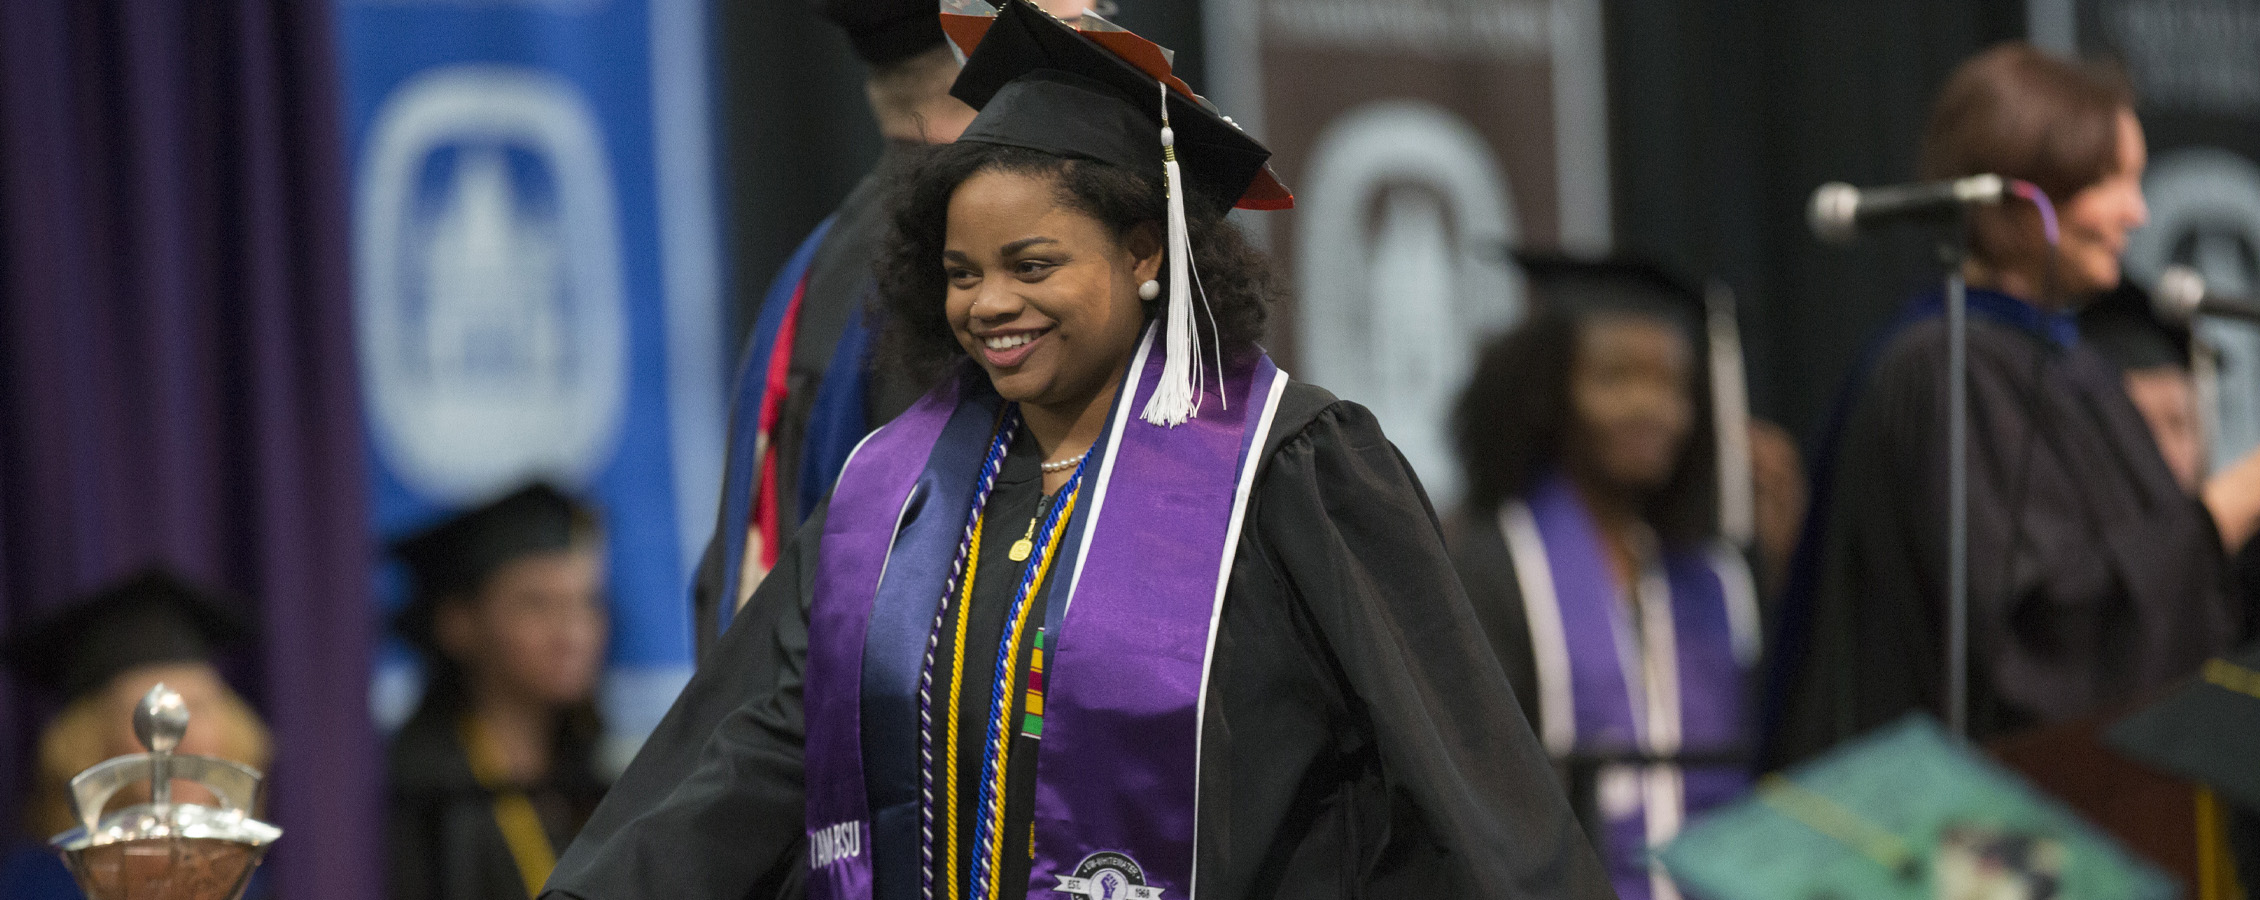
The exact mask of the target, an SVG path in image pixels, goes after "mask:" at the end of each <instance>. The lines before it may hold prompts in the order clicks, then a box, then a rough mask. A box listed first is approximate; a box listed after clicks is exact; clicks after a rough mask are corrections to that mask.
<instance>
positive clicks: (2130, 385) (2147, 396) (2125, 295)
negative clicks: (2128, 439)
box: [2079, 281, 2207, 497]
mask: <svg viewBox="0 0 2260 900" xmlns="http://www.w3.org/2000/svg"><path fill="white" fill-rule="evenodd" d="M2079 328H2080V340H2081V341H2083V342H2085V343H2087V344H2088V345H2089V346H2091V347H2094V348H2095V351H2096V352H2097V353H2099V354H2102V356H2103V358H2104V359H2105V360H2106V361H2108V362H2110V363H2111V364H2112V365H2113V366H2116V367H2117V368H2118V370H2119V381H2120V383H2121V384H2123V385H2125V387H2126V391H2127V399H2128V400H2131V401H2133V402H2134V408H2135V411H2136V412H2139V413H2141V414H2142V421H2143V424H2145V425H2147V426H2149V428H2150V437H2151V439H2152V440H2154V441H2156V442H2157V444H2158V454H2159V455H2160V456H2161V457H2164V458H2165V460H2166V469H2167V471H2169V472H2172V473H2173V476H2174V483H2175V484H2177V485H2180V486H2181V489H2182V491H2183V492H2184V493H2187V494H2189V495H2190V496H2193V497H2194V496H2197V495H2198V494H2199V492H2200V491H2201V490H2202V488H2203V486H2204V479H2205V460H2206V449H2207V448H2206V435H2205V427H2204V422H2203V419H2202V417H2201V416H2200V415H2199V413H2198V409H2197V379H2196V376H2195V374H2194V371H2193V367H2192V364H2191V363H2192V360H2193V358H2194V357H2193V355H2192V354H2194V353H2195V352H2196V349H2195V345H2194V335H2192V334H2191V332H2190V328H2189V326H2188V325H2186V324H2179V323H2173V322H2168V321H2165V320H2164V319H2161V318H2159V317H2158V314H2157V312H2156V311H2155V310H2153V309H2152V308H2151V305H2150V293H2149V292H2148V291H2145V290H2143V289H2142V287H2141V286H2139V285H2136V284H2135V283H2133V282H2131V281H2121V282H2120V284H2119V287H2118V289H2117V290H2114V291H2112V292H2111V293H2109V294H2105V295H2104V296H2103V297H2102V298H2101V299H2099V300H2097V301H2095V302H2094V303H2091V304H2089V305H2088V306H2087V307H2086V308H2084V309H2081V310H2080V311H2079Z"/></svg>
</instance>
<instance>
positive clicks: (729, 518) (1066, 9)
mask: <svg viewBox="0 0 2260 900" xmlns="http://www.w3.org/2000/svg"><path fill="white" fill-rule="evenodd" d="M814 6H815V10H816V12H817V13H818V14H820V15H822V16H823V17H824V18H825V19H827V20H830V21H831V22H832V23H833V24H835V25H838V26H840V28H841V30H843V31H845V32H846V33H847V36H848V42H849V44H850V45H851V46H852V47H853V48H854V50H855V54H856V56H857V57H858V58H859V59H861V60H862V61H863V64H864V66H865V67H866V69H867V70H868V73H869V74H868V76H867V78H866V79H865V82H864V91H865V95H866V96H867V98H868V99H869V101H870V105H871V115H872V118H873V120H874V121H875V122H876V124H877V125H878V127H879V136H880V137H881V138H882V139H883V140H884V141H885V144H884V146H883V148H882V149H881V151H880V155H879V161H878V163H877V164H876V165H874V166H873V167H872V169H871V172H870V173H869V174H867V175H865V176H864V178H863V180H862V181H860V182H858V183H857V184H856V186H855V188H854V189H853V190H852V191H850V192H849V193H848V195H847V198H846V199H844V200H842V201H841V202H840V206H839V208H838V209H836V210H834V211H833V212H832V214H831V215H830V216H828V217H826V218H825V220H824V222H823V223H822V224H820V225H818V226H817V228H816V230H815V231H814V232H812V233H810V234H809V235H808V237H807V238H806V239H805V240H803V241H802V242H801V244H800V246H799V248H798V249H796V250H795V251H794V253H793V255H792V256H791V257H790V258H789V259H788V260H787V262H786V264H785V267H784V268H783V269H781V270H779V271H778V273H777V275H776V276H775V278H773V279H772V280H771V282H770V284H769V290H768V292H767V293H766V294H764V295H763V297H762V301H761V306H760V308H759V309H758V311H757V312H756V314H755V321H754V327H753V333H752V334H751V335H750V336H749V337H748V342H747V346H746V350H745V353H744V355H743V356H742V357H741V361H740V363H739V366H738V373H737V377H736V379H735V380H734V381H733V385H734V386H733V388H732V395H731V402H730V432H729V446H728V448H727V449H726V451H725V456H724V460H725V465H724V470H723V494H722V500H721V503H720V504H719V506H718V509H717V513H716V515H717V521H716V523H715V529H714V536H713V538H712V539H710V540H709V541H708V542H707V548H706V554H705V556H704V557H703V558H702V560H701V562H700V565H699V569H698V574H697V578H696V580H695V582H694V584H693V590H692V604H691V606H692V621H693V622H694V623H696V629H697V630H696V631H695V632H694V634H695V641H694V643H695V644H696V646H697V647H698V650H699V655H701V656H704V655H705V652H706V650H707V649H708V648H709V647H711V646H712V644H713V641H714V639H715V638H716V637H718V636H720V635H721V633H722V630H723V629H724V628H725V627H727V626H728V625H729V622H730V618H731V617H732V616H734V615H735V614H736V613H737V609H738V607H739V606H741V605H743V604H744V603H745V601H746V598H748V597H751V596H752V595H753V589H754V587H755V586H756V585H759V584H760V583H761V579H762V578H763V577H764V576H766V575H767V574H768V573H769V570H770V569H771V568H774V567H775V566H776V564H777V554H778V552H779V551H780V550H782V549H783V544H784V540H785V538H787V537H790V536H791V535H792V533H793V531H794V529H797V528H799V527H800V523H801V522H802V521H803V520H805V519H807V518H808V516H809V514H810V513H811V512H813V511H814V510H815V507H816V503H817V501H818V500H820V499H822V497H823V494H824V491H825V489H827V488H829V487H830V486H831V484H832V480H833V479H834V478H837V477H838V476H839V473H840V467H841V466H842V465H843V464H845V463H846V462H847V456H848V452H849V451H851V450H853V449H855V444H856V442H858V441H861V440H862V439H863V436H864V435H865V434H868V433H870V430H871V428H872V427H874V426H876V425H879V424H881V423H884V422H886V421H887V420H889V419H892V418H894V417H895V415H896V414H898V413H900V412H902V411H903V409H905V408H907V407H908V406H909V405H910V403H911V401H913V400H916V399H917V398H918V391H919V390H920V387H919V386H917V385H910V384H903V383H898V380H896V379H891V378H889V377H888V373H887V371H886V370H885V369H884V368H883V367H880V366H876V365H874V364H873V358H872V351H873V343H874V339H875V329H874V328H873V327H871V325H870V324H867V323H866V322H865V321H864V313H863V309H864V307H866V306H867V305H869V301H870V299H871V297H872V295H873V293H874V291H875V289H876V285H875V283H874V281H873V277H872V272H871V263H872V260H873V259H875V258H877V257H878V255H879V253H880V250H881V247H882V241H884V239H885V238H886V236H887V227H888V223H887V209H888V207H889V206H890V202H891V197H890V194H889V188H890V186H891V185H893V184H895V183H896V182H897V181H899V178H898V177H897V176H898V174H899V172H900V170H901V169H902V167H903V165H904V163H905V161H906V160H907V159H908V158H909V157H911V156H912V155H914V154H915V153H916V152H917V150H918V148H920V147H924V146H928V145H932V144H945V143H948V142H950V141H952V140H955V139H956V138H957V135H958V133H959V132H961V131H964V130H965V125H966V123H968V122H971V121H972V120H973V108H972V107H969V106H966V105H965V102H964V101H962V100H959V99H957V98H956V97H953V96H951V95H950V84H951V83H952V82H953V81H955V80H956V78H957V69H958V60H957V56H956V54H955V53H953V52H952V51H951V50H950V47H949V45H948V43H947V41H946V40H945V39H944V38H943V36H942V28H941V24H940V20H939V19H938V18H937V17H936V16H935V15H934V10H935V4H934V0H816V3H815V4H814ZM1046 8H1047V9H1049V10H1050V11H1052V12H1053V13H1055V14H1058V15H1061V16H1072V15H1075V14H1079V13H1080V12H1081V11H1082V4H1081V3H1080V2H1074V0H1049V2H1048V3H1047V4H1046Z"/></svg>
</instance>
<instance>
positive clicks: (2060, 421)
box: [1767, 43, 2260, 765]
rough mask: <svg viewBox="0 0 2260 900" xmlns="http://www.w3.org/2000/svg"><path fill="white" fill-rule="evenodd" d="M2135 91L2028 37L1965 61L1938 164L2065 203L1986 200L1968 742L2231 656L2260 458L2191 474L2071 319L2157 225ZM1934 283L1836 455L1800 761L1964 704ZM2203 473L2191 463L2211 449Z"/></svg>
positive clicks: (1814, 599)
mask: <svg viewBox="0 0 2260 900" xmlns="http://www.w3.org/2000/svg"><path fill="white" fill-rule="evenodd" d="M2145 161H2146V149H2145V146H2144V141H2143V133H2142V125H2141V123H2140V121H2138V120H2137V119H2136V117H2135V112H2134V106H2133V98H2132V96H2131V95H2130V93H2129V91H2128V89H2127V88H2126V87H2125V85H2124V82H2123V81H2122V80H2121V79H2120V78H2119V77H2118V76H2117V74H2116V73H2113V72H2109V71H2106V70H2102V69H2098V68H2095V67H2092V66H2089V65H2085V64H2081V63H2077V62H2073V61H2067V60H2063V59H2058V58H2056V57H2053V56H2050V55H2048V54H2046V53H2044V52H2042V51H2040V50H2037V49H2035V48H2033V47H2031V46H2028V45H2025V44H2022V43H2010V44H2004V45H2000V46H1997V47H1995V48H1993V49H1990V50H1987V51H1986V52H1984V53H1981V54H1979V55H1977V56H1975V57H1973V58H1971V59H1970V60H1968V61H1966V62H1965V63H1963V64H1962V65H1961V66H1960V67H1959V68H1958V69H1956V70H1955V72H1954V74H1953V76H1952V77H1951V78H1950V79H1949V80H1948V82H1947V84H1946V86H1945V88H1944V89H1943V90H1942V91H1941V93H1940V95H1939V98H1938V101H1937V104H1936V106H1935V107H1934V108H1933V112H1932V116H1931V120H1930V124H1929V126H1928V129H1927V131H1926V132H1925V134H1924V138H1923V172H1922V176H1923V177H1925V178H1933V179H1945V178H1957V177H1962V176H1968V175H1975V174H1980V173H1995V174H1999V175H2001V176H2003V177H2005V178H2011V179H2018V180H2022V181H2025V182H2029V183H2031V184H2033V185H2035V186H2037V187H2038V188H2039V189H2040V190H2041V191H2043V192H2045V193H2046V195H2047V197H2048V198H2051V199H2052V200H2053V202H2054V209H2055V213H2056V218H2057V220H2058V223H2059V226H2060V236H2059V237H2058V238H2057V239H2056V240H2054V241H2052V240H2051V236H2050V235H2049V234H2048V233H2047V232H2048V228H2047V224H2046V223H2045V222H2044V220H2043V218H2042V215H2041V213H2040V211H2039V209H2038V207H2037V206H2036V204H2034V203H2031V202H2026V201H2024V200H2018V199H2011V200H2008V201H2005V202H2003V203H2002V204H2000V205H1998V206H1990V207H1978V208H1975V209H1973V210H1972V211H1971V212H1970V220H1969V226H1970V227H1969V239H1970V240H1969V251H1970V253H1969V259H1968V261H1967V263H1966V264H1965V265H1964V267H1963V274H1964V275H1965V276H1966V277H1967V278H1968V280H1969V284H1970V291H1969V310H1970V318H1969V389H1970V394H1969V422H1970V432H1969V437H1970V442H1969V457H1968V461H1969V496H1970V507H1969V516H1970V517H1969V598H1970V606H1969V626H1970V631H1969V636H1970V645H1969V646H1970V654H1969V659H1968V662H1969V665H1970V669H1969V671H1970V680H1969V694H1968V696H1967V697H1966V698H1965V699H1966V701H1967V704H1968V706H1967V709H1968V710H1969V736H1970V737H1971V738H1973V739H1976V740H1980V741H1985V740H1990V739H1994V738H1999V737H2002V736H2004V735H2009V734H2012V733H2015V732H2019V731H2022V730H2025V729H2029V728H2032V727H2035V726H2042V725H2052V724H2057V723H2063V722H2068V721H2072V720H2076V719H2079V718H2081V717H2084V716H2088V715H2091V714H2095V713H2098V712H2100V711H2102V710H2104V709H2107V708H2110V707H2112V706H2115V705H2118V704H2122V703H2125V702H2127V701H2130V700H2132V699H2134V698H2136V697H2140V696H2142V695H2144V694H2146V693H2148V692H2151V691H2155V690H2157V689H2159V688H2161V687H2163V686H2164V685H2166V684H2169V683H2171V682H2172V681H2174V680H2175V679H2177V678H2180V677H2182V676H2184V675H2187V674H2189V673H2190V672H2193V671H2195V670H2196V669H2197V667H2198V666H2199V665H2201V664H2203V663H2204V662H2205V660H2206V659H2207V658H2208V657H2210V656H2212V655H2214V654H2217V653H2220V652H2222V651H2224V650H2226V649H2228V648H2229V646H2230V645H2231V644H2232V643H2233V642H2234V640H2235V638H2236V636H2237V634H2238V632H2239V630H2240V628H2242V627H2243V625H2244V623H2243V622H2242V621H2241V619H2242V615H2241V613H2240V612H2239V611H2238V610H2237V609H2236V606H2235V604H2234V603H2233V602H2232V601H2231V600H2230V597H2229V594H2228V590H2227V589H2226V587H2225V579H2226V574H2227V573H2226V563H2225V559H2226V556H2225V552H2224V551H2233V550H2234V549H2236V548H2238V547H2241V546H2243V545H2244V544H2245V542H2246V540H2247V539H2248V538H2250V537H2251V535H2252V533H2253V531H2254V529H2255V527H2256V526H2260V457H2254V458H2247V459H2246V460H2244V461H2242V462H2240V463H2238V464H2237V465H2235V466H2233V467H2231V468H2230V469H2229V470H2228V471H2225V472H2223V473H2221V474H2219V475H2217V476H2214V477H2213V478H2212V479H2210V480H2209V481H2207V482H2206V483H2205V484H2204V485H2203V487H2202V488H2201V490H2200V491H2199V493H2200V494H2201V495H2202V498H2203V502H2202V503H2200V502H2199V500H2198V498H2196V497H2193V496H2191V494H2190V492H2189V491H2187V490H2185V486H2186V481H2187V475H2188V473H2187V472H2177V471H2176V468H2175V466H2174V465H2170V461H2169V459H2168V457H2167V456H2166V455H2165V454H2163V453H2161V449H2160V444H2159V442H2158V441H2157V440H2156V439H2154V437H2153V435H2152V431H2151V429H2150V427H2149V425H2148V424H2147V423H2146V420H2145V418H2144V415H2143V413H2142V412H2141V410H2139V409H2138V408H2137V406H2136V405H2135V403H2134V402H2132V401H2131V400H2130V399H2129V396H2128V392H2127V388H2126V383H2125V382H2124V381H2123V380H2122V378H2121V374H2120V372H2119V371H2118V369H2117V368H2116V367H2114V366H2113V365H2112V364H2111V363H2110V362H2108V361H2106V360H2105V358H2104V357H2103V356H2101V355H2100V354H2098V353H2097V352H2096V350H2095V349H2094V348H2093V347H2090V346H2088V345H2087V344H2086V343H2084V342H2082V341H2081V340H2080V338H2079V334H2078V330H2077V328H2076V326H2075V324H2074V321H2073V314H2074V313H2076V312H2077V311H2078V310H2079V309H2081V308H2082V307H2084V306H2086V305H2088V304H2089V303H2090V302H2092V301H2093V300H2094V299H2095V298H2096V297H2098V296H2099V295H2101V294H2103V293H2105V292H2107V291H2110V290H2112V289H2113V288H2114V287H2116V286H2117V285H2118V284H2119V281H2120V271H2119V255H2120V253H2121V252H2122V251H2123V250H2124V248H2125V244H2126V237H2127V233H2128V232H2129V231H2131V230H2132V229H2134V228H2137V227H2139V226H2141V225H2142V224H2143V222H2144V220H2145V219H2146V217H2147V209H2146V207H2145V205H2144V201H2143V196H2142V186H2141V185H2142V173H2143V168H2144V164H2145ZM1941 298H1942V294H1941V292H1938V291H1932V292H1931V293H1929V294H1927V295H1924V296H1922V297H1919V298H1917V299H1916V300H1915V301H1914V303H1913V304H1912V305H1911V306H1910V308H1909V310H1908V311H1907V313H1906V314H1904V315H1903V316H1902V318H1901V321H1900V323H1899V324H1898V325H1897V327H1896V330H1895V331H1894V332H1892V333H1890V334H1888V335H1887V336H1886V337H1885V339H1884V341H1883V342H1882V343H1880V344H1879V349H1878V351H1877V352H1876V353H1875V354H1874V355H1873V356H1872V357H1871V358H1870V359H1869V360H1867V361H1866V362H1865V363H1864V365H1863V366H1862V367H1861V368H1860V369H1859V370H1858V371H1857V372H1856V373H1855V375H1854V377H1853V380H1852V384H1853V385H1854V387H1853V389H1852V392H1851V393H1849V394H1848V395H1847V398H1848V403H1849V405H1848V406H1846V407H1843V408H1840V410H1839V412H1838V414H1837V418H1836V420H1835V421H1836V424H1834V425H1832V427H1831V429H1830V432H1829V434H1828V435H1827V437H1826V439H1825V443H1824V450H1823V454H1822V457H1821V459H1820V462H1819V464H1818V465H1817V466H1816V477H1815V506H1814V509H1815V511H1814V515H1813V521H1812V523H1811V527H1810V528H1809V529H1808V530H1807V532H1806V538H1805V541H1804V543H1803V545H1802V546H1801V548H1800V550H1799V560H1798V564H1797V566H1796V570H1795V571H1794V572H1793V574H1792V587H1791V591H1790V597H1789V601H1788V604H1787V606H1786V608H1785V615H1784V620H1783V624H1782V642H1781V643H1782V647H1781V654H1780V665H1779V667H1778V668H1777V669H1776V670H1775V672H1774V673H1773V681H1772V684H1771V690H1770V696H1769V699H1770V700H1772V701H1773V702H1774V703H1775V704H1776V707H1775V709H1774V710H1773V711H1772V714H1771V715H1770V717H1769V750H1768V759H1767V762H1768V763H1769V764H1772V765H1781V764H1786V763H1789V762H1794V761H1796V760H1800V759H1803V758H1806V757H1809V756H1812V755H1814V754H1815V753H1818V752H1819V751H1821V750H1824V749H1827V748H1828V747H1830V746H1832V745H1834V744H1836V743H1838V742H1840V741H1843V740H1845V739H1847V738H1850V737H1852V736H1854V735H1857V734H1859V733H1861V732H1864V731H1867V730H1869V729H1872V728H1875V727H1877V726H1879V725H1882V724H1885V723H1887V722H1890V721H1892V720H1894V719H1896V718H1898V717H1900V716H1902V715H1905V714H1906V713H1908V712H1910V711H1913V710H1931V711H1933V712H1942V711H1943V710H1945V708H1946V706H1947V702H1946V701H1947V698H1946V696H1945V688H1944V685H1945V678H1946V676H1945V662H1946V658H1945V653H1944V645H1945V640H1946V633H1947V625H1948V619H1947V612H1948V610H1947V596H1946V594H1947V590H1946V585H1947V559H1948V548H1947V544H1946V527H1945V523H1946V499H1947V498H1946V484H1947V473H1948V466H1947V455H1946V453H1945V446H1946V410H1947V384H1946V380H1945V377H1944V373H1945V371H1946V354H1947V344H1946V337H1947V335H1946V331H1945V327H1944V322H1943V317H1942V315H1941V314H1940V311H1941V309H1942V308H1943V304H1942V300H1941ZM2181 465H2182V466H2183V467H2184V468H2186V467H2187V461H2186V460H2184V461H2183V462H2182V463H2181Z"/></svg>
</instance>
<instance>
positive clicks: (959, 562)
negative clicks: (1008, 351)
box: [918, 404, 1020, 900]
mask: <svg viewBox="0 0 2260 900" xmlns="http://www.w3.org/2000/svg"><path fill="white" fill-rule="evenodd" d="M1019 430H1020V407H1019V405H1018V404H1013V405H1009V406H1007V407H1006V408H1005V411H1004V415H1003V416H1002V417H1001V421H1000V422H999V423H998V424H997V435H996V437H995V438H994V439H993V440H991V441H990V442H989V455H988V456H987V457H986V458H985V459H983V460H982V462H981V477H980V481H979V482H978V483H977V485H976V486H975V487H974V490H973V508H972V509H971V510H970V511H969V512H967V513H966V517H965V536H964V537H963V538H962V539H960V540H959V541H958V545H957V558H956V561H954V562H953V563H951V564H950V577H949V583H948V584H945V585H943V587H942V604H941V606H942V608H941V610H940V611H939V612H937V613H936V614H935V619H934V627H933V629H932V630H931V631H930V632H929V633H928V635H927V637H926V659H925V661H924V663H923V664H921V665H920V667H919V675H918V761H919V767H918V787H919V799H920V801H921V802H920V803H919V805H918V856H919V862H920V863H921V865H920V866H919V870H918V871H919V876H918V878H919V889H920V896H922V897H924V898H925V900H934V652H935V649H936V647H937V646H938V645H939V644H940V643H941V638H942V629H941V623H942V619H943V618H944V617H946V616H947V615H948V614H949V609H950V598H951V596H952V595H953V594H956V593H958V586H959V584H960V583H961V582H962V583H963V586H964V593H965V596H966V598H968V599H970V598H971V597H972V593H973V577H972V574H971V572H970V570H969V568H968V566H967V565H966V561H967V558H968V557H969V556H971V555H972V554H973V553H975V552H977V551H978V550H979V549H980V537H981V515H982V512H983V511H984V510H985V509H986V508H987V507H988V504H989V492H990V491H992V490H994V489H995V488H996V484H997V472H998V470H1000V469H1002V468H1003V467H1004V455H1005V451H1006V450H1007V449H1008V448H1009V447H1011V445H1012V435H1013V433H1014V432H1016V431H1019ZM963 623H964V617H962V616H960V617H959V627H960V628H962V627H963ZM964 643H965V641H964V636H963V635H959V639H958V642H957V646H958V648H960V649H962V648H963V646H964ZM956 655H957V656H958V657H960V658H959V660H958V664H959V665H960V666H962V665H963V659H962V656H963V654H962V652H960V653H957V654H956ZM955 685H956V682H952V692H953V694H954V692H955ZM951 705H952V708H953V709H954V708H955V705H956V698H955V697H954V696H953V697H952V698H951ZM956 723H957V717H956V716H955V715H952V716H950V718H949V727H950V734H949V736H948V743H949V746H948V747H947V748H946V749H945V751H944V752H945V754H946V758H947V760H948V763H949V768H950V772H949V779H948V784H947V785H946V786H945V788H944V789H945V790H946V791H948V793H949V799H950V804H949V805H950V808H951V809H953V810H954V809H956V808H957V725H956ZM943 827H944V828H945V829H946V830H945V832H944V835H945V841H944V844H943V848H942V849H943V853H942V859H943V860H944V861H945V862H946V863H948V864H949V865H951V866H952V867H954V866H955V865H956V864H957V860H958V854H957V817H956V816H954V815H953V816H951V817H950V819H949V821H947V822H946V823H944V826H943ZM943 880H944V881H946V882H948V884H949V896H950V897H951V898H952V900H956V897H957V896H958V890H957V885H958V879H957V877H956V875H955V872H954V869H953V871H952V872H951V873H950V874H949V875H948V876H947V877H946V878H944V879H943Z"/></svg>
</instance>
